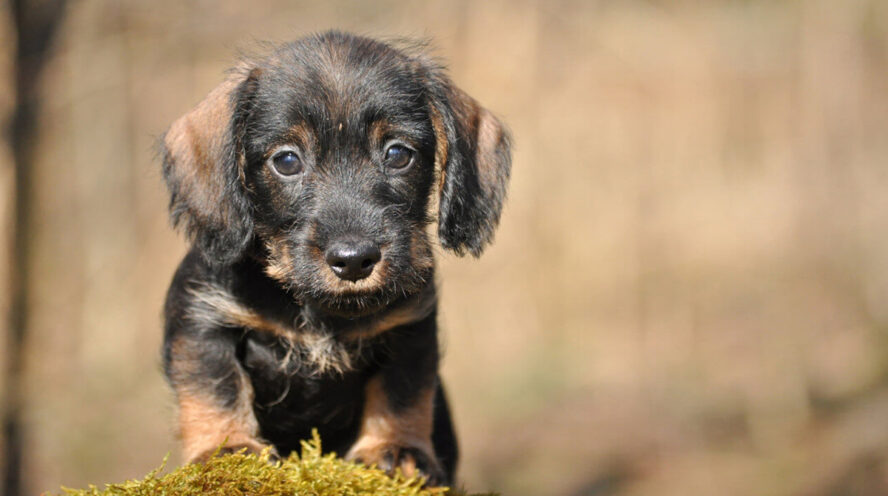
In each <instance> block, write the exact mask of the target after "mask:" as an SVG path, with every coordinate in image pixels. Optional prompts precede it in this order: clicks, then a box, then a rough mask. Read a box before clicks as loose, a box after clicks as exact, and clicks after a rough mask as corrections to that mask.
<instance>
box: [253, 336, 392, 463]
mask: <svg viewBox="0 0 888 496" xmlns="http://www.w3.org/2000/svg"><path fill="white" fill-rule="evenodd" d="M298 346H300V345H299V344H293V343H284V342H281V341H280V340H277V339H275V338H274V337H270V336H263V335H257V334H252V335H247V336H246V337H245V338H244V340H243V341H242V343H241V346H240V349H239V353H238V354H239V359H240V360H241V363H242V365H243V367H244V370H245V371H246V372H247V374H248V376H249V378H250V380H251V382H252V386H253V394H254V397H253V409H254V412H255V414H256V417H257V420H258V421H259V424H260V427H261V430H262V435H263V436H264V437H265V438H267V439H268V440H269V441H271V442H272V443H274V444H275V445H276V446H277V447H278V449H279V450H283V451H289V450H290V449H297V448H298V440H299V439H305V438H306V437H308V436H310V434H311V429H312V428H318V429H320V431H321V435H322V437H324V439H325V444H326V443H327V439H328V438H329V441H330V443H334V444H336V443H337V442H338V441H337V440H340V439H341V440H342V441H343V442H346V443H347V440H350V439H351V438H352V437H353V436H354V434H355V429H356V427H357V423H358V422H359V420H360V417H361V411H362V405H363V400H364V399H363V398H364V386H365V384H366V382H367V379H368V378H369V377H370V376H371V375H372V374H373V373H374V372H375V367H376V366H375V365H374V362H373V359H372V355H373V353H371V352H369V351H368V350H364V351H363V352H361V353H356V352H354V351H353V352H352V355H351V358H350V360H351V362H350V364H349V368H347V370H343V371H342V372H338V371H333V370H327V371H324V372H319V369H318V365H317V364H313V363H308V362H305V361H304V360H306V356H307V355H309V354H311V350H310V349H301V350H300V349H294V347H298ZM291 444H292V446H291ZM328 446H330V445H329V444H328Z"/></svg>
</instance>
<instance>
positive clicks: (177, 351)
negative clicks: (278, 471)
mask: <svg viewBox="0 0 888 496" xmlns="http://www.w3.org/2000/svg"><path fill="white" fill-rule="evenodd" d="M207 335H210V336H212V334H211V333H204V334H203V336H202V337H203V338H204V339H200V340H199V339H198V338H197V336H195V335H180V336H178V337H177V338H175V339H174V340H173V341H172V343H171V345H170V351H171V352H170V354H169V361H168V364H167V374H168V376H169V378H170V382H171V383H172V385H173V387H174V389H175V390H176V396H177V400H178V403H179V429H180V435H181V437H182V443H183V458H184V459H185V461H186V462H189V463H191V462H203V461H206V460H207V459H208V458H209V457H210V456H211V455H212V454H213V452H215V451H216V450H217V449H219V448H220V447H222V449H221V450H220V453H231V452H236V451H239V450H240V449H242V448H247V450H248V451H250V452H256V453H258V452H260V451H261V450H262V449H263V448H264V447H265V443H263V442H262V440H261V439H260V437H259V423H258V422H257V421H256V417H255V415H254V414H253V387H252V385H251V383H250V380H249V378H248V377H247V375H246V373H245V372H244V371H243V369H242V368H241V366H240V364H239V363H238V362H237V360H236V359H235V357H234V346H233V345H232V344H231V343H227V342H224V341H222V340H214V339H212V338H210V339H207ZM223 443H224V446H223Z"/></svg>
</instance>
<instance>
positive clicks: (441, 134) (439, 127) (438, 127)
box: [429, 105, 449, 193]
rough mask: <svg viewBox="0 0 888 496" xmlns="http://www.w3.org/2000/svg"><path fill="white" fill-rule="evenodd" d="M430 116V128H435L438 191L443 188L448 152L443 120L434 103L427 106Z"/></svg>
mask: <svg viewBox="0 0 888 496" xmlns="http://www.w3.org/2000/svg"><path fill="white" fill-rule="evenodd" d="M429 110H430V113H431V117H432V128H433V129H434V130H435V170H436V171H438V174H439V177H438V193H440V192H441V190H442V189H444V178H445V177H446V175H447V170H446V167H447V154H448V152H449V148H448V140H447V132H446V131H445V130H444V121H443V120H442V119H441V114H440V112H438V109H436V108H435V106H434V105H432V106H430V107H429Z"/></svg>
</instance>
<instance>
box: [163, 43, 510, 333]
mask: <svg viewBox="0 0 888 496" xmlns="http://www.w3.org/2000/svg"><path fill="white" fill-rule="evenodd" d="M163 144H164V160H163V169H164V178H165V180H166V183H167V186H168V187H169V190H170V194H171V202H170V212H171V216H172V218H173V221H174V223H176V224H181V225H183V226H184V228H185V231H186V232H187V234H188V235H189V237H190V238H191V239H192V240H193V242H194V244H195V245H196V246H197V247H198V249H199V250H200V251H201V252H202V253H203V255H204V256H205V257H206V258H207V260H209V261H210V262H212V263H217V264H229V263H233V262H234V261H236V260H238V259H240V258H241V257H243V256H245V255H247V254H251V255H252V256H254V257H260V258H261V259H263V260H264V261H265V264H266V271H267V273H268V274H269V275H270V276H272V277H274V278H275V279H277V280H278V281H280V282H281V283H282V284H284V285H286V286H288V287H290V288H291V289H292V290H293V291H294V292H295V293H296V294H297V295H298V296H299V297H300V298H301V299H305V300H310V301H312V302H315V303H318V304H320V305H322V306H323V307H325V308H326V309H328V310H330V311H334V312H339V313H342V314H347V315H359V314H362V313H369V312H372V311H374V310H377V309H378V308H380V307H381V306H384V305H386V304H387V303H389V302H391V301H392V300H393V299H395V298H397V297H400V296H403V295H409V294H411V293H414V292H416V291H418V290H419V289H421V288H422V287H423V286H424V285H425V284H426V283H427V282H428V280H429V278H430V277H431V274H432V264H433V262H432V249H431V246H430V243H429V241H428V240H427V237H426V234H425V232H426V230H425V227H426V226H427V225H428V224H429V223H430V222H434V219H432V218H430V215H429V212H430V210H431V209H430V199H432V198H438V201H439V205H438V209H437V210H438V219H437V222H438V234H439V236H438V237H439V240H440V242H441V244H442V245H443V246H444V247H446V248H448V249H450V250H452V251H454V252H455V253H458V254H460V255H461V254H463V253H465V252H469V253H472V254H473V255H475V256H478V255H480V254H481V251H482V250H483V248H484V246H485V245H486V244H487V243H488V242H490V240H491V238H492V236H493V232H494V229H495V227H496V225H497V222H498V220H499V215H500V210H501V207H502V202H503V198H504V195H505V190H506V184H507V182H508V177H509V168H510V152H509V138H508V133H507V131H506V130H505V128H504V127H503V125H502V124H501V123H500V122H499V121H498V120H497V119H496V118H495V117H494V116H493V115H492V114H491V113H490V112H488V111H487V110H485V109H484V108H482V107H481V106H480V105H478V103H477V102H475V100H473V99H472V98H471V97H469V96H468V95H466V94H465V93H463V92H462V91H461V90H459V89H458V88H456V87H455V86H454V85H453V84H452V83H451V82H450V80H449V79H448V78H447V77H446V75H445V74H444V72H443V70H442V69H441V68H440V67H439V66H437V65H435V64H434V63H432V62H430V61H429V60H428V59H426V58H425V57H423V56H421V55H414V54H411V53H408V52H406V51H403V50H398V49H396V48H393V47H392V46H390V45H387V44H384V43H380V42H377V41H374V40H370V39H367V38H362V37H356V36H352V35H347V34H343V33H337V32H330V33H325V34H322V35H317V36H313V37H309V38H305V39H302V40H300V41H297V42H294V43H290V44H286V45H283V46H281V47H279V48H278V49H277V50H275V51H274V52H273V53H271V54H270V55H268V56H267V57H265V58H264V59H260V60H255V61H252V62H245V63H242V64H241V65H240V66H239V67H238V68H236V69H235V70H234V71H233V72H232V73H231V75H230V76H229V77H228V79H227V80H226V81H225V82H223V83H222V84H221V85H220V86H219V87H217V88H216V89H215V90H213V91H212V92H211V93H210V94H209V95H208V96H207V97H206V99H204V101H202V102H201V103H200V104H199V105H198V106H197V107H196V108H194V109H193V110H192V111H191V112H189V113H188V114H186V115H185V116H183V117H181V118H180V119H179V120H177V121H176V122H174V123H173V124H172V126H171V127H170V129H169V131H168V132H167V133H166V135H165V136H164V139H163Z"/></svg>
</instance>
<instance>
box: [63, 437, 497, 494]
mask: <svg viewBox="0 0 888 496" xmlns="http://www.w3.org/2000/svg"><path fill="white" fill-rule="evenodd" d="M166 462H167V459H166V458H164V460H163V463H162V464H161V466H160V467H158V468H157V469H155V470H153V471H152V472H151V473H149V474H148V475H147V476H145V478H144V479H142V480H140V481H128V482H124V483H122V484H108V485H107V486H106V487H105V489H98V488H97V487H95V486H90V487H89V489H82V490H74V489H68V488H62V490H63V491H64V494H67V495H78V496H87V495H89V496H99V495H102V496H112V495H113V496H142V495H145V496H148V495H151V496H155V495H167V496H174V495H175V496H189V495H225V496H228V495H231V496H234V495H251V496H264V495H280V494H293V495H299V496H301V495H306V496H309V495H310V496H327V495H331V496H332V495H347V496H350V495H361V494H374V495H380V496H407V495H411V496H435V495H441V496H448V495H450V496H460V495H463V494H464V493H461V492H457V491H453V490H449V489H448V488H442V487H438V488H422V480H420V479H416V478H406V477H403V476H401V475H400V474H397V475H396V476H395V477H389V476H388V475H386V474H385V473H384V472H383V471H381V470H378V469H376V468H374V467H365V466H363V465H359V464H356V463H352V462H347V461H345V460H342V459H341V458H337V457H336V456H335V455H334V454H332V453H331V454H327V455H322V454H321V440H320V437H319V436H318V434H317V432H315V433H314V434H313V439H312V440H311V441H304V442H303V443H302V455H301V456H300V455H297V454H295V453H293V454H291V455H290V457H289V458H287V459H285V460H281V461H278V462H274V463H271V462H269V458H268V453H267V452H265V453H263V454H261V455H253V454H244V453H236V454H230V455H223V456H218V457H213V458H211V459H210V460H209V461H208V462H207V463H205V464H191V465H185V466H182V467H179V468H177V469H176V470H173V471H172V472H170V473H168V474H166V475H162V476H160V475H159V474H160V472H161V471H162V470H163V467H164V465H166ZM478 496H480V495H478Z"/></svg>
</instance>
